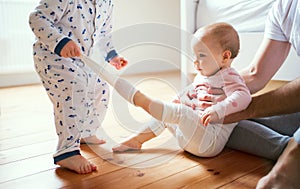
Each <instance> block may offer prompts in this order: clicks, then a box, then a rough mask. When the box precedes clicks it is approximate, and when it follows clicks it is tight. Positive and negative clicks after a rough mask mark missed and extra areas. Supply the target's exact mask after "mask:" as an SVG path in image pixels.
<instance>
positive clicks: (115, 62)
mask: <svg viewBox="0 0 300 189" xmlns="http://www.w3.org/2000/svg"><path fill="white" fill-rule="evenodd" d="M109 63H110V64H111V65H112V66H114V67H115V68H116V69H117V70H120V69H122V68H123V67H125V66H126V65H127V64H128V61H127V60H125V59H124V58H123V57H119V56H116V57H114V58H113V59H111V60H110V61H109Z"/></svg>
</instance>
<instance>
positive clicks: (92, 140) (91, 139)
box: [80, 135, 106, 144]
mask: <svg viewBox="0 0 300 189" xmlns="http://www.w3.org/2000/svg"><path fill="white" fill-rule="evenodd" d="M104 143H106V141H105V140H102V139H99V138H97V137H96V136H95V135H94V136H90V137H86V138H82V139H81V140H80V144H104Z"/></svg>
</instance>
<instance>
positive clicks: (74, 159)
mask: <svg viewBox="0 0 300 189" xmlns="http://www.w3.org/2000/svg"><path fill="white" fill-rule="evenodd" d="M56 164H57V165H59V166H61V167H63V168H67V169H70V170H72V171H75V172H76V173H79V174H87V173H91V172H93V171H96V170H97V167H96V166H95V165H94V164H92V163H91V162H89V161H88V160H87V159H85V158H84V157H83V156H81V155H75V156H71V157H69V158H66V159H63V160H61V161H59V162H57V163H56Z"/></svg>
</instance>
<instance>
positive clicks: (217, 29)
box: [201, 22, 240, 59]
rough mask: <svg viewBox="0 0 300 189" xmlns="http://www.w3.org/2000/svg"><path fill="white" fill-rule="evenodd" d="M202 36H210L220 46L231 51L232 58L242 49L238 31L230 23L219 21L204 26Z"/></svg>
mask: <svg viewBox="0 0 300 189" xmlns="http://www.w3.org/2000/svg"><path fill="white" fill-rule="evenodd" d="M201 33H202V38H203V39H204V38H205V37H208V36H209V37H210V38H211V39H213V40H214V42H215V43H216V44H218V45H219V46H220V48H221V49H222V50H223V51H225V50H229V51H230V52H231V59H233V58H235V57H236V56H237V55H238V53H239V50H240V39H239V35H238V33H237V31H236V30H235V29H234V28H233V27H232V26H231V25H230V24H228V23H225V22H219V23H214V24H210V25H207V26H205V27H203V28H202V32H201Z"/></svg>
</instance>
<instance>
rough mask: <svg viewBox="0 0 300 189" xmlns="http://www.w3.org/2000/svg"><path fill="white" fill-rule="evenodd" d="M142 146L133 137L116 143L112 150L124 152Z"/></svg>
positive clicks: (138, 148)
mask: <svg viewBox="0 0 300 189" xmlns="http://www.w3.org/2000/svg"><path fill="white" fill-rule="evenodd" d="M141 148H142V143H141V142H140V141H138V140H137V139H136V138H135V137H133V138H131V139H129V140H127V141H125V142H122V143H121V144H118V145H117V146H115V147H113V148H112V151H113V152H125V151H131V150H140V149H141Z"/></svg>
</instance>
